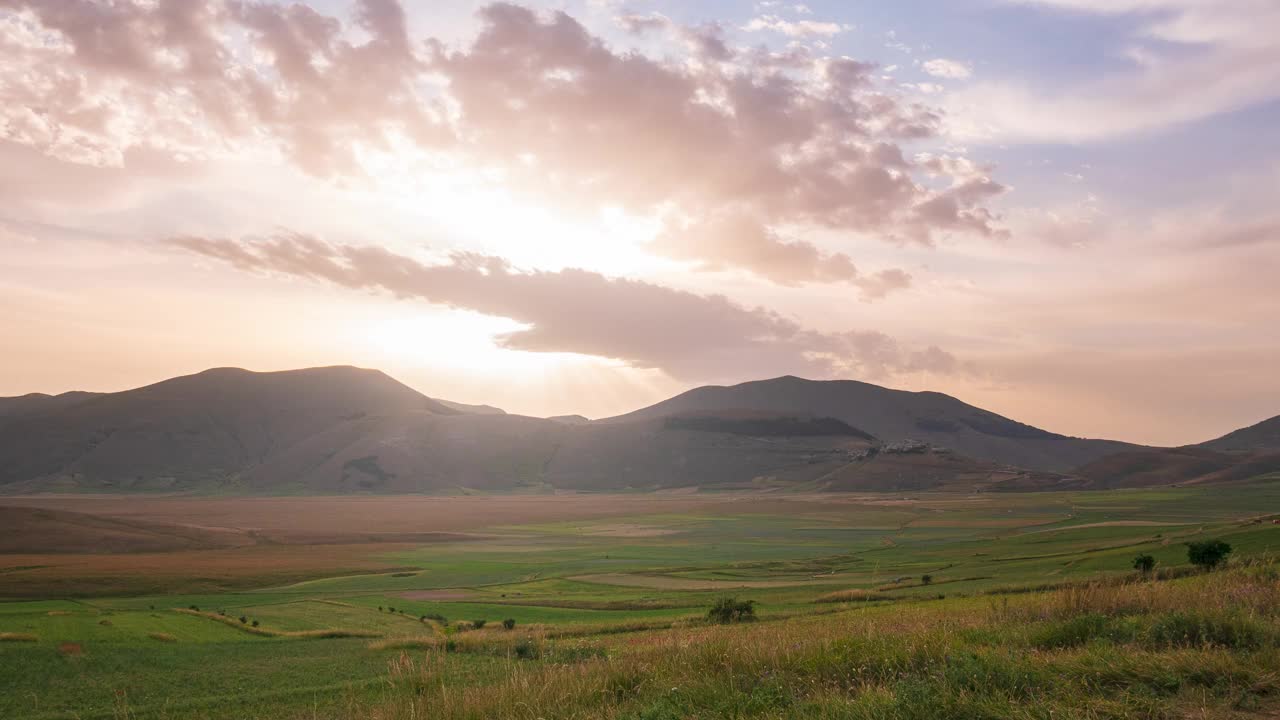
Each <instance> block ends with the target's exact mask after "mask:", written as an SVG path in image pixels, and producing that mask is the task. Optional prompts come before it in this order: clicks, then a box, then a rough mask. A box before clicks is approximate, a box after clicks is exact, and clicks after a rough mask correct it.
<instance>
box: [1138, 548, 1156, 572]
mask: <svg viewBox="0 0 1280 720" xmlns="http://www.w3.org/2000/svg"><path fill="white" fill-rule="evenodd" d="M1133 569H1134V570H1137V571H1139V572H1141V573H1142V574H1143V575H1146V574H1147V573H1149V572H1151V571H1152V570H1155V569H1156V559H1155V558H1154V557H1151V556H1150V555H1148V554H1146V553H1143V554H1142V555H1139V556H1138V557H1136V558H1134V559H1133Z"/></svg>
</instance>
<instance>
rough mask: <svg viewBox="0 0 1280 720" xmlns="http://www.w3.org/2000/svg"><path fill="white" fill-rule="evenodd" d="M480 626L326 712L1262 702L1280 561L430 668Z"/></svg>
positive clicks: (1205, 710) (414, 655)
mask: <svg viewBox="0 0 1280 720" xmlns="http://www.w3.org/2000/svg"><path fill="white" fill-rule="evenodd" d="M479 635H480V634H477V636H476V637H475V639H474V640H473V641H472V644H473V646H472V647H468V648H466V649H465V650H464V649H458V648H455V649H454V651H453V652H450V651H448V650H447V649H445V648H443V647H442V646H441V645H440V644H438V643H423V644H422V646H420V647H425V648H427V649H425V650H416V651H413V650H404V649H401V650H399V651H398V652H390V653H388V654H389V655H390V658H389V662H390V667H391V669H390V672H389V677H388V688H389V689H388V690H387V692H386V693H385V696H384V697H383V698H382V699H381V700H379V701H378V702H375V703H372V704H360V705H354V706H351V707H346V708H337V709H334V710H333V711H332V712H331V714H330V715H325V717H334V718H357V717H358V718H372V719H375V720H400V719H401V718H423V717H430V718H447V719H452V718H458V719H462V718H467V719H472V718H474V719H479V718H495V717H502V718H529V719H531V720H532V719H533V718H544V719H547V720H551V719H554V718H564V719H566V720H568V719H569V718H574V719H584V718H620V719H621V718H625V719H628V720H668V719H670V720H676V719H679V718H728V717H732V718H866V719H868V720H871V719H873V718H874V719H882V720H889V719H897V718H901V719H904V720H907V719H914V718H920V719H922V720H923V719H925V718H1011V719H1012V718H1152V719H1164V718H1169V719H1172V718H1186V717H1237V716H1238V717H1251V716H1252V717H1257V715H1256V714H1254V713H1255V711H1258V710H1260V709H1261V708H1263V707H1265V706H1267V705H1268V704H1269V703H1270V702H1271V701H1272V699H1273V697H1274V696H1275V695H1276V694H1277V692H1280V646H1278V640H1280V572H1278V571H1277V567H1276V566H1275V565H1272V564H1254V565H1248V566H1243V567H1238V568H1234V569H1232V570H1229V571H1223V572H1219V573H1215V574H1211V575H1202V576H1196V577H1190V578H1185V579H1180V580H1173V581H1167V582H1147V581H1137V582H1132V583H1128V584H1114V583H1113V584H1099V585H1093V586H1081V587H1075V588H1068V589H1064V590H1060V591H1055V592H1050V593H1045V594H1029V595H1023V596H1018V597H1015V598H1010V597H998V598H996V597H981V598H965V599H954V600H944V601H932V602H926V601H920V602H911V603H900V604H898V605H895V606H885V607H859V608H857V609H851V610H849V611H847V612H842V613H838V614H830V615H825V616H815V617H801V618H793V619H790V620H785V621H778V622H768V623H756V624H746V625H734V626H705V625H702V626H691V627H677V628H672V629H668V630H662V631H651V632H643V633H637V634H632V635H614V636H599V637H596V638H590V637H587V638H577V639H574V640H573V642H574V643H575V644H574V645H572V646H566V645H564V644H563V643H564V642H565V641H555V640H549V639H546V638H541V637H537V636H524V637H517V636H516V635H508V636H503V635H500V634H490V637H492V638H493V641H492V643H491V644H490V645H489V647H490V654H491V655H495V654H496V655H500V656H502V655H504V653H505V658H506V662H507V665H506V671H505V672H504V673H503V674H502V677H501V678H500V679H499V680H497V681H496V682H493V683H487V684H471V685H464V686H458V685H456V684H449V683H443V682H441V679H442V678H444V677H446V676H450V675H456V672H455V668H456V667H458V666H459V665H465V663H467V662H469V661H471V658H472V657H474V656H475V655H477V654H479V653H482V652H484V647H485V645H486V643H485V641H484V640H483V639H481V638H480V636H479ZM521 643H524V644H523V645H522V644H521ZM556 643H559V644H556ZM392 647H394V646H392ZM520 648H524V649H523V650H521V649H520ZM568 650H572V651H571V652H570V651H568ZM521 657H526V658H530V659H533V660H537V659H538V658H541V657H547V658H550V659H549V660H544V661H535V662H528V661H522V660H521V659H520V658H521ZM312 716H314V714H313V715H312Z"/></svg>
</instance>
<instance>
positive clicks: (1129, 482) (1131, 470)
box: [1074, 445, 1280, 489]
mask: <svg viewBox="0 0 1280 720" xmlns="http://www.w3.org/2000/svg"><path fill="white" fill-rule="evenodd" d="M1272 473H1280V451H1276V452H1244V453H1239V452H1231V453H1226V452H1218V451H1216V450H1210V449H1208V448H1205V447H1200V446H1195V445H1191V446H1187V447H1180V448H1149V449H1143V450H1132V451H1126V452H1121V453H1116V454H1114V455H1108V456H1106V457H1103V458H1099V459H1098V460H1094V461H1093V462H1090V463H1086V464H1085V465H1083V466H1081V467H1079V468H1076V470H1075V472H1074V474H1075V475H1077V476H1079V477H1081V478H1083V479H1085V480H1087V481H1088V482H1089V484H1090V485H1092V486H1095V487H1098V488H1100V489H1107V488H1114V487H1150V486H1154V485H1197V484H1203V483H1219V482H1230V481H1233V480H1249V479H1251V478H1256V477H1259V476H1263V475H1269V474H1272Z"/></svg>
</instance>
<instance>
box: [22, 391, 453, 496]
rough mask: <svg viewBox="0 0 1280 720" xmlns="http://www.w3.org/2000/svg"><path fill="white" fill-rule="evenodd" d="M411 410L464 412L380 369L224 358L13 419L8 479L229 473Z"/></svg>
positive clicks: (170, 482) (143, 479) (190, 479)
mask: <svg viewBox="0 0 1280 720" xmlns="http://www.w3.org/2000/svg"><path fill="white" fill-rule="evenodd" d="M410 411H413V412H424V413H433V414H441V415H453V414H456V412H457V411H455V410H452V409H450V408H447V407H445V406H444V405H441V404H440V403H437V402H435V401H434V400H431V399H429V398H427V397H426V396H424V395H422V394H421V393H418V392H417V391H415V390H413V389H411V388H409V387H407V386H405V385H402V384H401V383H399V382H397V381H395V380H393V379H391V378H390V377H388V376H386V375H384V374H383V373H381V372H378V371H375V370H362V369H357V368H351V367H331V368H312V369H308V370H294V371H286V372H274V373H254V372H249V371H247V370H240V369H235V368H218V369H214V370H207V371H205V372H202V373H198V374H196V375H188V376H184V377H179V378H174V379H171V380H166V381H164V382H160V383H156V384H154V385H149V386H147V387H142V388H138V389H136V390H128V391H125V392H119V393H110V394H104V395H98V396H95V397H90V398H88V399H86V400H84V401H82V402H78V403H75V404H72V405H69V406H66V407H53V408H49V409H43V410H38V411H35V412H30V413H27V414H24V415H21V416H18V417H15V418H13V419H11V421H10V422H9V423H7V424H6V425H5V427H4V431H3V432H2V433H0V485H4V484H12V483H19V482H37V483H38V484H40V485H41V486H43V487H46V488H51V487H52V488H56V487H59V486H60V484H63V485H68V486H70V487H83V486H84V485H85V483H84V482H81V481H82V480H88V481H89V482H88V486H89V487H94V488H101V489H111V488H117V487H134V488H154V489H158V488H163V487H168V486H183V485H187V484H191V483H194V482H200V481H204V480H221V479H225V478H228V477H231V476H234V475H236V474H237V473H238V472H239V471H241V470H242V469H244V468H246V467H249V466H252V465H254V464H257V463H260V462H262V461H263V460H265V459H266V458H267V457H269V456H271V455H272V454H274V453H276V452H279V451H281V450H282V449H284V448H287V447H289V446H290V445H292V444H294V443H296V442H299V441H301V440H302V439H304V438H307V437H310V436H312V435H314V434H316V433H318V432H321V431H323V430H325V429H328V428H330V427H333V426H335V425H340V424H342V423H347V422H352V421H354V420H356V419H359V418H362V417H365V416H369V415H387V414H398V413H403V412H410Z"/></svg>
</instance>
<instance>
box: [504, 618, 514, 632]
mask: <svg viewBox="0 0 1280 720" xmlns="http://www.w3.org/2000/svg"><path fill="white" fill-rule="evenodd" d="M515 626H516V620H515V618H507V619H506V620H503V621H502V627H504V628H506V629H507V630H512V629H514V628H515Z"/></svg>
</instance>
